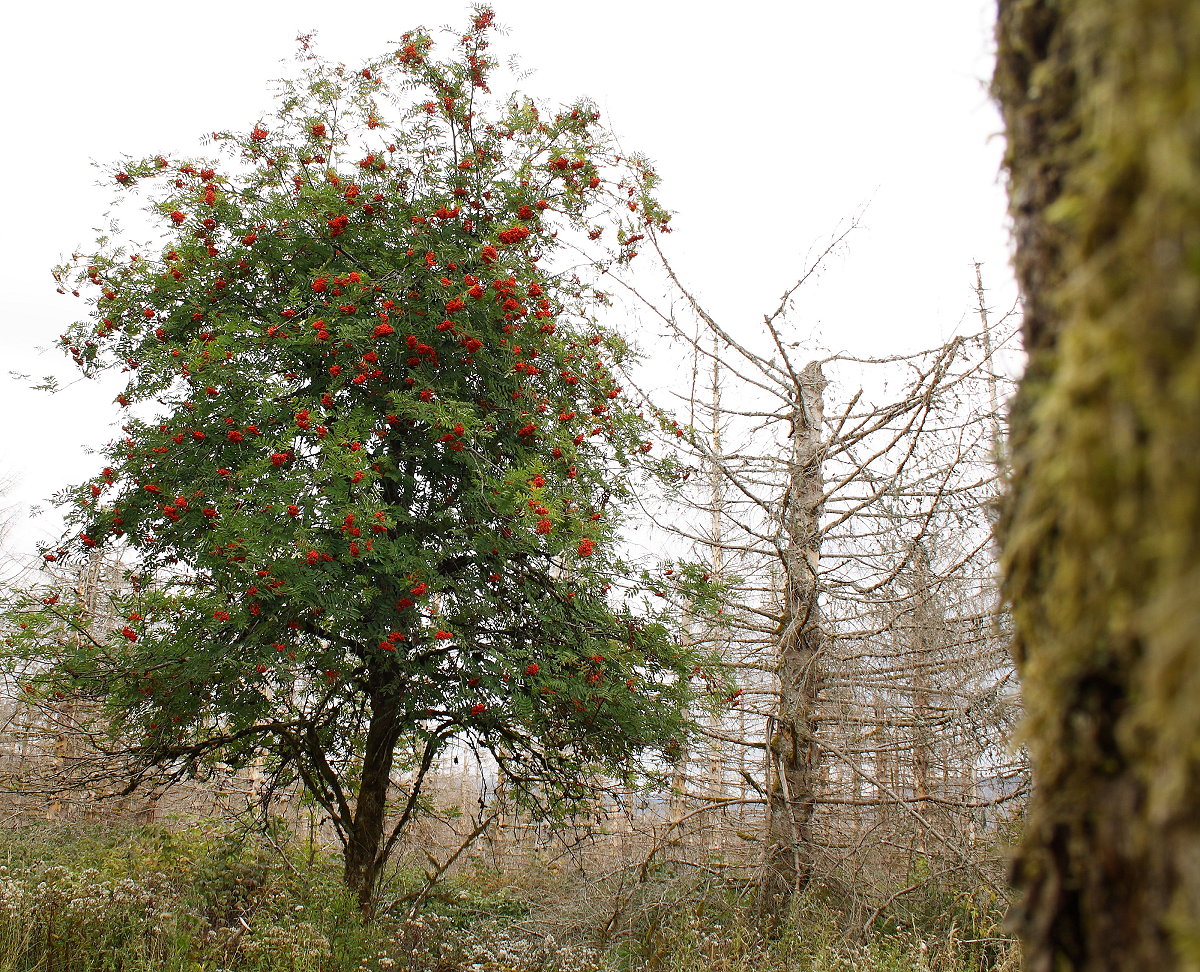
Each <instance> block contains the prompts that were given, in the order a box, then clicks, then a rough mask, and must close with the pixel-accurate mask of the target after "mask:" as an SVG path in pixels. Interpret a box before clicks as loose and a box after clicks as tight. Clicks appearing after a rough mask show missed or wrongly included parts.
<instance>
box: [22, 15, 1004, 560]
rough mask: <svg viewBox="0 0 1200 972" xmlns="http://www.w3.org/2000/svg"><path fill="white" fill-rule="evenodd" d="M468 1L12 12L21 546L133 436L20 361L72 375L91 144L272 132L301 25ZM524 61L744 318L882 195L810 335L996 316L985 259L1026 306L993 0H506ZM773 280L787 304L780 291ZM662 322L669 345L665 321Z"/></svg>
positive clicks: (90, 391) (931, 337) (909, 328)
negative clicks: (70, 341)
mask: <svg viewBox="0 0 1200 972" xmlns="http://www.w3.org/2000/svg"><path fill="white" fill-rule="evenodd" d="M469 9H470V7H469V5H468V4H467V3H463V2H459V0H423V2H415V0H410V2H405V0H399V2H386V3H385V2H368V0H334V2H330V0H323V2H313V0H290V2H286V3H265V2H260V0H240V2H236V3H234V2H228V0H207V2H203V3H181V2H170V0H167V2H158V3H153V4H117V3H113V2H111V0H92V2H86V3H85V2H80V0H59V2H55V3H47V2H41V3H36V2H35V3H23V4H20V5H19V6H18V7H17V8H16V12H15V13H13V12H10V13H9V14H8V15H6V18H5V32H6V35H7V37H6V40H7V45H6V50H5V52H4V57H3V59H2V60H0V74H2V79H3V85H4V88H3V90H4V91H5V93H6V104H5V120H4V129H5V131H6V137H5V138H4V142H5V145H6V151H5V152H3V153H2V154H0V177H2V183H0V184H2V185H3V192H4V195H5V212H4V223H5V231H4V232H3V233H2V234H0V240H2V243H0V246H2V247H3V252H2V253H0V257H2V261H0V267H2V270H3V275H4V276H3V279H4V287H3V290H2V291H0V293H2V296H0V300H3V320H4V324H3V327H2V328H0V362H2V364H3V369H2V370H0V404H2V406H3V413H2V414H3V416H4V419H3V421H2V422H0V473H4V474H7V475H8V476H10V477H11V478H12V479H14V481H15V482H14V484H13V486H12V487H11V488H10V489H9V491H8V495H7V497H6V498H4V499H0V503H4V502H7V503H9V504H17V506H18V510H19V515H18V519H17V524H16V530H15V531H14V535H13V537H12V541H13V543H12V544H11V546H15V547H16V548H17V549H18V550H22V549H26V550H27V549H30V548H32V545H33V543H34V542H35V541H36V540H38V539H41V538H45V537H48V536H49V534H50V532H52V531H54V530H56V529H57V526H56V523H57V521H56V519H55V518H54V517H53V516H43V517H42V518H41V519H40V520H39V519H35V518H32V517H30V516H29V515H28V509H29V507H30V506H31V505H32V504H36V503H38V502H40V501H44V500H45V499H47V498H48V497H49V495H50V494H51V493H53V492H54V491H55V490H56V489H58V488H60V487H61V486H64V485H66V484H67V483H70V482H73V481H77V480H80V479H83V478H85V477H86V476H88V475H90V474H92V473H93V472H94V471H95V469H94V467H95V466H96V462H97V460H96V458H95V457H89V456H87V455H86V454H85V448H86V447H87V446H89V445H91V446H98V445H100V444H102V443H103V442H104V441H105V440H106V439H107V438H109V437H110V431H109V422H110V421H111V419H113V418H115V416H116V408H115V406H114V405H113V404H112V396H113V394H114V389H113V388H111V387H110V388H107V389H97V388H94V387H81V386H77V387H73V388H71V389H69V390H68V391H66V392H63V393H61V394H59V395H57V396H54V397H50V396H47V395H45V394H44V393H35V392H32V391H29V390H27V388H26V387H25V386H26V385H27V383H21V382H18V381H14V380H13V379H11V378H9V377H8V373H9V372H10V371H21V372H29V373H32V374H33V375H43V374H47V373H50V372H58V373H59V374H62V375H66V374H68V372H67V369H66V365H65V361H64V359H62V358H61V356H60V355H58V354H57V353H56V352H53V351H51V352H48V353H39V352H38V351H37V348H38V347H39V346H41V347H46V346H48V345H49V344H50V343H51V342H52V341H53V340H54V338H55V336H56V335H57V334H59V333H60V332H61V331H62V330H63V328H64V326H65V324H67V323H68V322H69V321H70V320H71V319H72V318H73V316H74V314H75V313H76V312H77V311H78V310H79V309H81V305H80V304H79V302H76V301H73V300H71V299H70V298H66V297H60V296H58V295H57V294H55V292H54V284H53V282H52V280H51V278H50V274H49V270H50V268H51V267H52V266H54V265H55V264H56V263H58V262H59V260H60V259H61V257H62V255H63V254H64V253H69V252H70V251H71V250H72V249H74V248H76V247H80V246H86V245H87V244H88V243H89V242H90V241H91V240H92V239H93V238H94V236H95V232H94V230H93V227H97V226H100V225H101V215H102V213H103V212H104V210H105V208H106V206H107V203H108V200H109V187H107V186H106V187H104V188H97V186H96V181H97V172H96V171H95V170H94V169H93V168H92V167H91V165H90V163H91V161H92V160H97V161H110V160H115V159H116V158H117V157H118V156H119V155H121V154H122V153H127V154H130V155H134V156H140V155H145V154H150V153H155V152H161V153H163V154H180V153H189V152H194V151H197V150H198V148H199V146H198V137H199V136H200V135H201V134H202V133H204V132H208V131H212V130H214V129H218V128H249V127H251V126H252V125H253V123H254V122H255V120H256V119H257V118H258V117H259V116H260V114H261V113H264V112H265V111H266V110H268V109H269V107H270V95H269V81H270V79H272V78H275V77H279V76H280V75H281V73H283V71H284V70H285V69H284V68H283V67H282V66H281V62H282V61H284V60H287V59H290V57H291V54H292V52H293V51H294V48H295V43H294V38H295V37H296V34H297V33H299V32H302V31H309V30H316V31H317V32H318V49H319V51H320V52H321V53H323V54H324V55H326V56H327V57H331V58H335V59H338V60H343V61H345V62H346V63H348V64H351V65H353V64H354V63H355V62H358V61H362V60H365V59H366V58H368V57H371V56H374V55H377V54H380V53H383V52H384V51H386V50H387V49H388V47H389V42H390V41H393V40H395V39H396V38H398V37H399V35H400V34H401V33H403V32H404V31H405V30H407V29H410V28H411V27H413V26H416V25H419V24H420V25H425V26H427V27H430V28H437V27H439V26H441V25H443V24H449V25H451V26H454V27H457V28H461V27H462V26H463V25H464V24H465V23H466V18H467V16H468V11H469ZM495 9H496V14H497V20H498V22H499V23H500V24H501V25H502V26H503V28H504V29H505V30H506V31H507V36H502V37H496V38H495V39H494V40H495V51H496V53H498V54H499V55H500V56H501V57H507V55H508V54H510V53H516V54H518V55H519V56H520V58H521V61H522V66H523V67H525V68H526V69H530V70H532V71H533V74H532V75H531V76H530V77H529V78H528V79H526V80H525V81H524V82H523V83H522V86H523V88H524V90H526V91H528V92H529V93H530V94H533V95H534V96H537V97H542V98H546V99H548V100H557V101H569V100H572V99H573V98H575V97H577V96H579V95H587V96H589V97H591V98H592V99H593V100H594V101H596V102H597V104H598V105H599V106H600V108H601V110H602V111H603V112H604V115H605V117H606V119H607V121H608V122H609V124H610V125H611V127H612V128H613V129H614V130H615V131H616V132H617V133H618V135H619V136H620V138H621V140H622V142H623V144H624V145H625V147H626V149H627V150H636V151H641V152H643V153H645V154H646V155H648V156H649V157H650V158H651V159H652V160H653V161H654V162H655V163H656V165H657V169H658V171H659V173H660V175H661V176H662V178H663V182H662V186H661V195H662V198H663V200H664V202H665V204H666V205H667V206H668V207H669V208H670V209H672V210H674V211H675V212H676V217H675V221H674V227H675V232H674V234H673V235H672V236H670V237H668V241H669V244H670V254H671V256H672V258H673V259H674V261H675V263H676V266H677V269H678V270H680V271H681V273H682V274H683V275H684V277H685V278H686V280H688V281H690V282H691V283H692V284H693V286H694V287H695V290H696V292H697V293H698V295H699V296H700V297H701V299H702V300H703V301H705V302H706V303H707V304H708V305H709V308H710V310H711V311H712V312H713V313H714V314H715V315H716V316H718V317H719V318H720V319H721V320H722V321H723V322H724V323H725V324H726V326H728V327H729V328H730V329H732V330H735V331H737V330H739V329H743V330H745V331H748V330H749V329H751V328H753V327H754V326H755V322H756V321H757V320H761V317H762V313H763V312H764V311H766V310H768V309H773V307H774V306H775V303H777V302H778V298H779V295H780V294H781V293H782V291H783V289H784V288H785V287H786V286H787V285H788V284H790V283H791V282H792V281H793V280H794V279H795V278H796V277H797V276H798V275H799V273H800V271H801V269H802V267H803V264H804V259H805V256H806V255H807V254H808V253H809V252H810V251H811V250H813V249H814V248H815V247H819V246H821V245H822V244H823V242H824V241H825V240H827V239H828V237H829V236H830V234H832V233H833V232H835V231H836V230H837V228H838V226H839V224H840V223H842V222H843V221H844V220H846V219H847V218H849V217H851V216H853V215H854V214H856V213H858V212H859V211H860V210H862V208H863V206H864V205H865V204H868V203H869V206H868V207H867V209H866V211H865V214H864V216H863V218H862V226H861V227H860V228H859V229H858V230H856V231H855V233H854V234H852V236H851V237H850V239H849V240H848V243H847V247H846V248H845V249H844V251H843V252H842V253H841V254H840V255H839V256H838V257H837V258H836V259H835V260H834V261H833V262H832V263H831V264H830V267H829V269H828V271H827V272H826V273H825V274H824V275H823V276H822V277H821V279H820V280H819V281H818V282H817V283H816V284H815V285H813V287H812V289H810V290H809V291H808V292H807V296H806V297H805V299H803V300H802V301H801V302H800V304H799V305H798V309H797V313H796V314H795V315H794V316H793V322H794V326H795V328H796V332H797V337H799V338H803V339H809V340H812V341H815V342H816V343H818V344H819V345H821V346H823V347H825V348H828V349H832V350H834V351H837V350H843V349H848V350H852V351H855V352H859V353H862V352H872V351H874V352H877V353H890V352H895V351H900V350H914V349H917V348H922V347H927V346H931V345H934V344H937V343H939V342H941V341H942V340H943V339H945V338H946V337H948V336H949V335H951V334H953V333H955V332H956V331H970V330H973V329H974V327H975V323H976V320H977V319H976V318H974V317H973V314H974V310H973V308H974V302H975V297H974V293H973V292H972V285H973V282H974V271H973V269H972V263H973V262H974V261H976V260H978V261H982V262H983V264H984V273H985V278H986V282H987V284H988V285H989V287H991V288H992V290H993V294H992V298H991V301H992V303H993V305H994V306H995V307H996V308H997V309H998V310H1004V309H1007V307H1008V306H1009V305H1010V304H1011V302H1012V299H1013V297H1012V294H1013V285H1012V283H1011V274H1010V271H1009V269H1008V230H1007V225H1006V219H1005V201H1004V192H1003V183H1002V180H1001V179H1000V177H999V166H1000V157H1001V153H1002V148H1003V146H1002V140H1001V138H1000V136H999V134H998V133H999V131H1000V121H999V118H998V115H997V114H996V111H995V109H994V108H993V106H992V105H991V103H990V101H989V99H988V96H987V79H988V77H989V76H990V73H991V51H992V22H993V18H994V13H995V10H994V0H916V2H913V3H897V2H895V0H792V2H782V0H781V2H769V0H742V2H740V3H736V4H719V5H718V4H715V3H714V4H712V5H710V6H709V7H707V8H706V7H705V5H703V4H697V3H684V2H675V0H671V2H666V0H609V2H607V3H565V2H561V0H556V2H553V3H550V2H544V0H497V2H496V3H495ZM773 302H774V303H773ZM652 341H653V335H652V334H648V335H647V338H646V342H647V343H649V342H652Z"/></svg>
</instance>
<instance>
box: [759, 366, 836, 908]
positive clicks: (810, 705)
mask: <svg viewBox="0 0 1200 972" xmlns="http://www.w3.org/2000/svg"><path fill="white" fill-rule="evenodd" d="M801 378H802V384H801V387H800V388H799V389H797V391H798V401H797V402H796V408H795V410H794V412H793V414H792V456H791V461H790V476H789V482H788V488H787V491H786V494H785V496H784V501H783V510H782V513H781V526H782V533H783V536H782V542H783V549H782V560H783V612H782V619H781V625H782V628H781V632H780V637H779V647H778V653H779V654H778V667H777V673H778V685H779V704H778V707H777V709H776V714H775V716H774V718H773V719H772V725H771V730H772V731H771V732H770V734H769V739H768V758H769V760H770V776H769V791H768V804H767V847H766V868H765V870H764V874H763V883H762V887H761V889H760V913H761V915H762V917H763V921H764V924H765V925H766V927H767V929H768V930H773V929H775V928H777V927H778V926H779V924H780V923H781V922H782V920H783V919H784V918H785V917H786V915H787V911H788V907H789V905H790V903H791V901H792V898H793V896H794V895H795V894H796V893H798V892H800V891H802V890H803V889H804V888H805V886H806V885H807V884H808V882H809V879H810V878H811V876H812V867H813V862H812V846H811V845H812V817H813V799H814V796H815V793H816V784H817V779H816V774H817V768H818V750H817V744H816V733H817V693H818V691H819V689H820V682H821V676H820V656H821V647H822V631H821V615H820V607H819V603H818V595H819V592H820V590H819V585H818V578H817V564H818V561H819V559H820V554H821V547H820V526H821V522H820V521H821V497H822V493H823V490H824V480H823V477H822V459H823V453H824V439H823V424H824V421H823V393H824V390H825V378H824V376H823V375H822V373H821V368H820V366H819V365H818V364H816V363H815V362H814V363H813V364H810V365H809V366H808V367H807V368H805V369H804V372H803V374H802V375H801Z"/></svg>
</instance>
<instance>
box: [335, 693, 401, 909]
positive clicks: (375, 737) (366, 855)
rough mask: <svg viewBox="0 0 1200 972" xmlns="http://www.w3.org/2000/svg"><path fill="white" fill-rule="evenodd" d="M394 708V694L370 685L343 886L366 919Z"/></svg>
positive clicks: (377, 861)
mask: <svg viewBox="0 0 1200 972" xmlns="http://www.w3.org/2000/svg"><path fill="white" fill-rule="evenodd" d="M398 707H399V702H398V699H397V696H396V694H395V692H394V691H388V690H387V689H386V688H384V687H376V686H372V689H371V722H370V725H369V726H368V727H367V742H366V746H365V748H364V750H363V768H362V779H361V781H360V783H359V788H358V799H357V802H356V803H355V807H354V819H353V820H352V821H351V823H350V828H349V835H348V839H347V841H346V846H345V851H344V859H345V877H346V886H347V887H348V888H349V889H350V891H351V892H352V893H353V894H355V895H356V896H357V897H358V904H359V907H360V908H361V909H362V911H363V913H364V914H365V915H368V916H369V915H370V914H371V911H372V909H373V907H374V903H375V892H376V888H377V885H378V883H379V876H380V871H381V869H382V867H383V863H384V862H383V859H382V857H381V854H380V851H381V849H382V847H383V825H384V820H385V817H386V813H387V797H388V787H389V785H390V781H391V774H392V762H393V760H394V758H395V752H396V740H397V739H398V738H399V734H400V722H399V719H398V717H397V716H398Z"/></svg>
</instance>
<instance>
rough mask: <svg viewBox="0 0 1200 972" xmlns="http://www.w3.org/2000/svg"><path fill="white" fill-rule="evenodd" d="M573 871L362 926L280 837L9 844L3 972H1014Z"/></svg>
mask: <svg viewBox="0 0 1200 972" xmlns="http://www.w3.org/2000/svg"><path fill="white" fill-rule="evenodd" d="M569 871H570V869H566V868H564V869H562V870H561V871H559V870H555V869H547V868H545V867H541V866H532V867H530V868H529V870H528V872H527V873H521V872H517V873H507V874H503V873H500V872H499V871H497V870H495V869H487V868H483V867H482V866H472V867H468V868H464V869H463V870H461V871H460V872H458V873H456V874H454V875H453V876H451V877H450V878H448V879H447V880H446V881H444V882H443V883H442V884H440V885H439V886H438V887H437V889H436V890H435V891H434V893H432V894H429V895H427V896H424V897H423V899H422V901H421V905H420V907H419V908H416V909H414V908H413V906H412V902H413V901H414V896H416V895H417V893H418V891H419V890H420V889H421V888H422V885H423V882H424V875H423V874H422V873H421V872H420V871H418V870H415V869H410V870H399V871H398V872H396V873H395V874H394V875H392V879H391V880H390V881H389V883H388V884H387V885H386V886H385V887H384V888H383V892H382V894H381V912H380V914H379V915H377V916H376V918H375V920H374V921H372V922H370V923H366V922H364V921H363V920H362V918H361V916H360V914H359V912H358V910H357V908H356V906H355V904H354V902H353V901H352V900H351V899H350V897H349V896H348V895H347V894H346V893H345V891H344V889H343V887H342V883H341V873H340V861H339V860H338V858H337V857H336V855H333V854H331V853H329V852H327V851H323V850H316V849H313V848H312V847H306V846H303V845H301V844H299V843H288V842H287V841H286V840H284V839H283V837H282V836H280V835H276V837H275V838H274V839H273V840H271V841H266V840H263V839H262V838H261V837H260V836H258V835H255V834H253V833H248V832H241V831H233V830H229V829H227V828H221V827H218V826H215V825H209V824H194V825H192V826H190V827H187V828H183V829H178V828H170V829H169V828H166V827H158V826H155V827H113V826H106V827H104V828H94V827H85V826H80V825H68V824H59V825H50V824H43V825H38V826H26V827H23V828H21V829H16V830H0V972H387V970H403V972H635V970H636V972H643V970H645V972H724V970H730V972H732V970H734V969H739V970H740V969H745V968H755V969H756V970H758V972H835V970H862V972H1015V970H1016V969H1017V964H1016V958H1015V954H1014V953H1013V950H1012V948H1011V946H1009V945H1008V943H1007V942H1005V941H1004V940H1003V939H1000V938H996V937H986V938H984V937H981V934H980V932H979V930H978V929H968V928H966V927H964V926H955V927H951V928H949V929H948V930H947V929H945V928H942V929H938V930H936V932H935V933H931V930H930V929H925V930H922V928H921V927H919V926H918V925H916V924H908V925H905V924H903V923H898V922H897V921H895V920H890V921H889V922H881V923H879V927H878V928H876V929H872V930H868V932H869V934H867V935H865V936H864V935H858V936H852V935H848V934H847V931H846V927H845V921H844V916H843V915H841V914H840V913H839V912H838V909H837V908H836V907H834V906H833V905H832V904H831V903H830V902H829V901H824V902H823V901H821V900H820V899H819V897H817V896H810V898H808V899H806V900H805V901H802V902H801V903H800V907H799V908H798V909H797V918H796V920H795V921H794V922H793V923H792V924H790V925H789V926H787V927H786V928H785V929H784V930H783V931H782V933H781V934H779V935H778V936H776V937H774V938H773V939H771V940H767V939H764V938H763V936H761V935H759V934H758V933H757V931H756V930H755V924H754V921H753V915H752V914H751V910H750V907H749V905H748V904H747V900H748V899H747V898H746V896H745V895H744V894H739V892H738V890H737V889H736V888H727V887H723V886H719V885H713V886H710V887H706V888H699V887H696V886H684V885H683V884H681V883H678V882H676V883H674V884H668V883H663V884H662V885H660V886H658V887H656V888H639V889H638V891H639V893H640V895H641V896H640V898H638V899H637V900H635V898H634V897H630V896H628V895H627V894H625V892H621V891H619V890H617V889H614V888H612V887H607V886H605V885H604V884H603V883H588V882H585V881H582V880H581V879H580V875H578V874H577V873H574V874H572V873H569ZM614 907H615V908H616V909H617V911H616V912H613V910H612V909H613V908H614ZM606 913H608V914H609V917H610V920H609V921H607V922H605V921H603V920H602V916H603V915H604V914H606ZM614 915H615V916H616V918H617V919H618V920H611V919H612V918H613V916H614Z"/></svg>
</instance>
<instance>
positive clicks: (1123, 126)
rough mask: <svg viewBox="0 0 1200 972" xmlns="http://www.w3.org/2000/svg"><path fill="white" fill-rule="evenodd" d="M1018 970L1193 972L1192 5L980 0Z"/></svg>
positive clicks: (1197, 400)
mask: <svg viewBox="0 0 1200 972" xmlns="http://www.w3.org/2000/svg"><path fill="white" fill-rule="evenodd" d="M999 9H1000V19H999V27H998V59H997V67H996V76H995V82H994V91H995V94H996V97H997V98H998V100H999V102H1000V106H1001V109H1002V111H1003V113H1004V119H1005V126H1006V129H1007V134H1008V158H1007V166H1008V169H1009V173H1010V198H1011V211H1012V216H1013V220H1014V231H1015V237H1016V243H1017V251H1016V257H1015V266H1016V270H1017V274H1018V277H1019V281H1020V284H1021V287H1022V290H1023V292H1024V295H1025V300H1026V304H1025V314H1026V317H1025V340H1026V346H1027V350H1028V352H1029V355H1030V360H1029V368H1028V372H1027V374H1026V376H1025V378H1024V379H1023V381H1022V383H1021V388H1020V391H1019V394H1018V396H1017V400H1016V402H1015V404H1014V407H1013V415H1012V449H1011V456H1012V480H1011V486H1010V491H1009V495H1008V497H1007V499H1006V501H1005V507H1004V511H1003V516H1002V519H1001V523H1000V530H999V532H1000V537H1001V543H1002V551H1003V568H1004V574H1005V587H1006V593H1007V596H1008V598H1009V599H1010V601H1011V603H1012V606H1013V617H1014V622H1015V626H1016V641H1015V645H1014V652H1015V658H1016V662H1017V665H1018V668H1019V670H1020V673H1021V676H1022V679H1023V685H1024V694H1025V704H1026V709H1027V720H1026V727H1025V738H1026V741H1027V743H1028V745H1029V749H1030V754H1031V756H1032V758H1033V765H1034V778H1035V784H1036V786H1035V794H1034V798H1033V802H1032V805H1031V807H1030V815H1029V820H1028V825H1027V830H1026V834H1025V837H1024V840H1023V842H1022V846H1021V848H1020V850H1019V852H1018V855H1017V858H1016V862H1015V870H1014V875H1015V881H1016V884H1017V886H1018V889H1019V891H1020V893H1021V898H1020V901H1019V903H1018V905H1017V907H1016V909H1015V910H1014V915H1013V920H1014V924H1015V926H1016V928H1017V930H1018V931H1019V933H1020V934H1021V937H1022V938H1023V940H1024V945H1025V961H1026V966H1025V967H1026V969H1027V970H1028V972H1050V970H1054V972H1064V970H1080V972H1081V970H1087V972H1092V970H1096V972H1099V970H1106V972H1107V970H1113V972H1116V970H1126V969H1155V970H1171V969H1196V968H1200V705H1198V704H1197V700H1200V640H1198V634H1197V632H1200V596H1198V591H1200V346H1198V342H1197V334H1198V323H1200V123H1198V122H1197V119H1198V118H1200V68H1198V67H1197V66H1198V65H1200V4H1197V3H1195V2H1194V0H1111V2H1107V3H1096V2H1093V0H1000V5H999Z"/></svg>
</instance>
